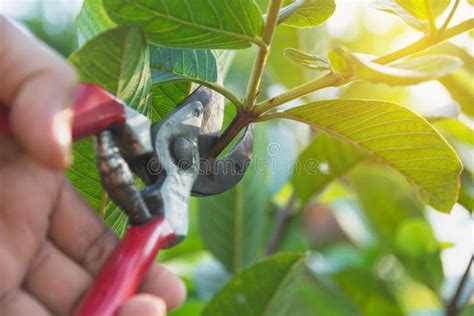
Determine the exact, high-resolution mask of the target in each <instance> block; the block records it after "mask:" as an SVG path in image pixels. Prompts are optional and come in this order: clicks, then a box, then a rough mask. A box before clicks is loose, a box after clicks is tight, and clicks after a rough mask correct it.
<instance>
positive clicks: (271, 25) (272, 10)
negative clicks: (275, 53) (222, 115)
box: [244, 0, 282, 109]
mask: <svg viewBox="0 0 474 316" xmlns="http://www.w3.org/2000/svg"><path fill="white" fill-rule="evenodd" d="M281 1H282V0H271V1H270V4H269V5H268V13H267V18H266V21H265V25H264V27H263V33H262V40H263V42H264V43H265V44H266V45H265V46H262V45H260V46H259V51H258V54H257V58H256V59H255V62H254V64H253V68H252V73H251V75H250V80H249V83H248V86H247V93H246V97H245V100H244V107H245V108H247V109H251V108H253V105H254V103H255V99H256V98H257V96H258V89H259V87H260V83H261V81H262V75H263V69H264V68H265V64H266V63H267V58H268V54H269V52H270V45H271V42H272V37H273V33H274V30H275V26H276V23H277V20H278V12H279V11H280V5H281Z"/></svg>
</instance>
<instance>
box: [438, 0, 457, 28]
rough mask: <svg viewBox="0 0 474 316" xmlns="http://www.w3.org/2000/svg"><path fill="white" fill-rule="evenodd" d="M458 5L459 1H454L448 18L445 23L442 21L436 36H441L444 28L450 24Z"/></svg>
mask: <svg viewBox="0 0 474 316" xmlns="http://www.w3.org/2000/svg"><path fill="white" fill-rule="evenodd" d="M458 5H459V0H456V1H455V2H454V5H453V7H452V9H451V11H450V12H449V15H448V17H447V18H446V21H444V23H443V25H442V26H441V27H440V29H439V31H438V34H443V32H444V31H445V30H446V28H447V27H448V25H449V22H451V19H452V18H453V16H454V12H456V10H457V8H458Z"/></svg>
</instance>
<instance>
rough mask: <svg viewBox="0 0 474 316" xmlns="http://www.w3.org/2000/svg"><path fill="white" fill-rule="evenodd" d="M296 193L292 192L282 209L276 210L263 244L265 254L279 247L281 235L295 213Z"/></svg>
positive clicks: (273, 251) (271, 252)
mask: <svg viewBox="0 0 474 316" xmlns="http://www.w3.org/2000/svg"><path fill="white" fill-rule="evenodd" d="M295 202H296V194H295V193H294V192H293V193H292V194H291V196H290V198H289V199H288V202H287V204H286V206H285V208H284V209H283V210H281V211H280V212H278V215H277V219H276V221H275V225H274V226H273V229H272V232H271V233H270V238H269V239H268V242H267V245H266V246H265V256H270V255H272V254H273V253H275V252H276V251H277V250H278V248H280V245H281V242H282V241H283V236H284V235H285V232H286V230H287V229H288V227H289V226H290V223H291V221H292V220H293V218H294V217H295V215H296V212H295V209H294V208H295Z"/></svg>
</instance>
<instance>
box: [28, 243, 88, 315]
mask: <svg viewBox="0 0 474 316" xmlns="http://www.w3.org/2000/svg"><path fill="white" fill-rule="evenodd" d="M91 283H92V278H91V276H90V275H89V274H88V273H87V272H86V271H85V270H83V269H82V268H81V267H80V266H79V265H78V264H77V263H75V262H74V261H72V260H71V259H69V258H68V257H66V256H65V255H64V254H62V253H61V252H60V251H59V250H58V249H57V248H56V247H54V246H53V245H52V244H51V243H50V242H46V243H45V244H44V246H43V247H42V248H41V250H40V252H39V253H38V254H37V255H36V257H35V259H34V260H33V262H32V264H31V266H30V269H29V271H28V273H27V275H26V277H25V281H24V284H23V286H24V288H25V290H26V291H27V292H28V293H30V294H31V295H33V296H34V297H36V298H37V299H38V300H39V301H40V302H41V303H42V304H43V305H44V306H46V307H47V308H48V309H49V310H51V311H52V312H53V313H54V314H55V315H70V314H71V312H72V310H71V309H72V306H74V303H75V302H76V301H77V300H78V298H79V297H80V296H81V294H82V293H83V292H84V291H85V289H87V288H88V287H89V285H90V284H91Z"/></svg>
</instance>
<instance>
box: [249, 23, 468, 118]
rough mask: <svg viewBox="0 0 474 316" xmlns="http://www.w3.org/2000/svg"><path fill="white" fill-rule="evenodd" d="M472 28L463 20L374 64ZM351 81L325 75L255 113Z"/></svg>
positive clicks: (276, 99)
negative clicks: (436, 35) (437, 34)
mask: <svg viewBox="0 0 474 316" xmlns="http://www.w3.org/2000/svg"><path fill="white" fill-rule="evenodd" d="M472 28H474V18H471V19H469V20H465V21H463V22H461V23H459V24H457V25H455V26H453V27H451V28H449V29H447V30H446V31H445V32H443V33H442V34H440V35H439V36H438V37H436V38H430V37H429V36H427V37H423V38H421V39H419V40H418V41H416V42H414V43H412V44H410V45H408V46H406V47H404V48H402V49H399V50H397V51H395V52H393V53H390V54H388V55H385V56H383V57H380V58H377V59H375V60H374V62H376V63H379V64H387V63H390V62H392V61H395V60H397V59H400V58H403V57H406V56H408V55H411V54H414V53H417V52H420V51H423V50H425V49H427V48H429V47H431V46H434V45H436V44H438V43H441V42H443V41H445V40H447V39H449V38H451V37H454V36H456V35H459V34H461V33H463V32H466V31H468V30H470V29H472ZM352 80H353V78H343V77H341V76H340V75H336V74H334V73H329V74H326V75H324V76H322V77H319V78H317V79H314V80H311V81H308V82H307V83H304V84H302V85H301V86H298V87H295V88H293V89H290V90H288V91H287V92H285V93H282V94H280V95H278V96H276V97H273V98H270V99H268V100H265V101H263V102H261V103H259V104H257V107H256V111H255V113H256V114H258V115H260V114H262V113H264V112H266V111H268V110H270V109H273V108H275V107H277V106H279V105H281V104H283V103H286V102H288V101H291V100H294V99H297V98H300V97H302V96H305V95H308V94H310V93H312V92H315V91H318V90H321V89H323V88H327V87H333V86H341V85H344V84H346V83H348V82H351V81H352Z"/></svg>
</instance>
